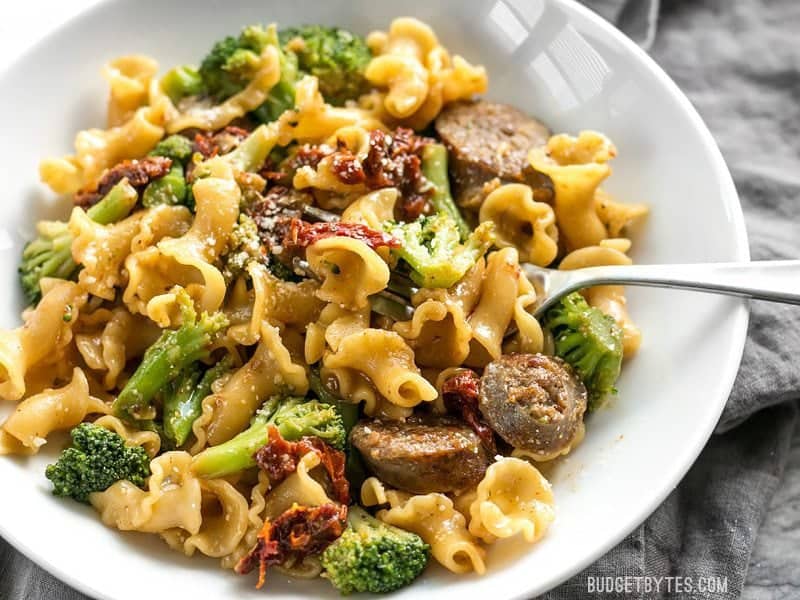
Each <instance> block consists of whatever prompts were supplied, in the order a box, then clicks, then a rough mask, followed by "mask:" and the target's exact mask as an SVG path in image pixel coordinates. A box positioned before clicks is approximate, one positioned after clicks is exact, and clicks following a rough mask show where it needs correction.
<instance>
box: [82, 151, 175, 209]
mask: <svg viewBox="0 0 800 600" xmlns="http://www.w3.org/2000/svg"><path fill="white" fill-rule="evenodd" d="M171 166H172V160H171V159H169V158H166V157H164V156H147V157H145V158H139V159H134V160H123V161H122V162H120V163H118V164H116V165H114V166H113V167H111V168H110V169H108V170H107V171H106V172H105V173H103V175H102V176H101V177H100V179H99V180H98V181H97V184H96V185H95V186H94V187H93V188H91V189H83V190H80V191H79V192H77V193H76V194H75V197H74V198H73V202H74V203H75V205H76V206H83V207H84V208H85V207H89V206H93V205H95V204H97V203H98V202H99V201H100V200H102V198H103V196H105V195H106V194H107V193H108V192H109V190H110V189H111V188H113V187H114V186H115V185H117V184H118V183H119V182H120V181H122V180H123V179H125V178H127V179H128V183H129V184H131V185H132V186H133V187H136V188H139V187H143V186H145V185H147V184H148V183H150V181H151V180H152V179H158V178H159V177H163V176H164V175H166V174H167V173H168V172H169V169H170V167H171Z"/></svg>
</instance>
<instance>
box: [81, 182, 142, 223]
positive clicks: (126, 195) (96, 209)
mask: <svg viewBox="0 0 800 600" xmlns="http://www.w3.org/2000/svg"><path fill="white" fill-rule="evenodd" d="M138 199H139V195H138V194H137V193H136V190H135V189H134V188H133V187H132V186H131V185H130V184H129V183H128V180H127V179H123V180H122V181H120V182H119V183H118V184H117V185H115V186H114V187H112V188H111V189H110V190H108V193H107V194H106V195H105V196H103V199H102V200H100V202H98V203H97V204H95V205H94V206H92V207H91V208H90V209H89V210H87V211H86V215H87V216H88V217H89V218H90V219H91V220H92V221H94V222H95V223H99V224H100V225H108V224H109V223H116V222H117V221H120V220H122V219H124V218H125V217H127V216H128V215H129V214H130V212H131V210H133V207H134V206H136V202H137V200H138Z"/></svg>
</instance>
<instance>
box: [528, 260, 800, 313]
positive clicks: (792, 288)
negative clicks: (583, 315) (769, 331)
mask: <svg viewBox="0 0 800 600" xmlns="http://www.w3.org/2000/svg"><path fill="white" fill-rule="evenodd" d="M521 266H522V270H523V271H524V273H525V275H526V276H527V277H528V279H530V280H531V282H532V283H533V285H534V287H535V288H536V292H537V294H538V295H539V297H540V298H541V300H540V302H539V304H538V305H537V306H536V309H535V311H534V315H535V316H536V317H541V316H542V315H544V313H545V312H546V311H547V309H549V308H550V307H552V306H553V305H554V304H555V303H556V302H558V301H559V300H560V299H561V298H563V297H564V296H565V295H567V294H569V293H571V292H575V291H578V290H582V289H584V288H587V287H593V286H596V285H643V286H649V287H663V288H676V289H683V290H695V291H698V292H709V293H713V294H725V295H728V296H740V297H743V298H752V299H754V300H767V301H770V302H783V303H786V304H799V305H800V260H769V261H754V262H746V263H705V264H703V263H698V264H689V265H621V266H607V267H587V268H585V269H576V270H574V271H558V270H556V269H545V268H542V267H537V266H535V265H531V264H527V263H526V264H523V265H521Z"/></svg>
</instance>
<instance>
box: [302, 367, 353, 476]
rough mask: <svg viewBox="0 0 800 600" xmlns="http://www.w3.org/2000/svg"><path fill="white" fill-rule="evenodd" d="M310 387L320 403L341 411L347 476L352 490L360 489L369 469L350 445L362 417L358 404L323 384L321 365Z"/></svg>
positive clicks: (310, 379) (314, 369) (313, 373)
mask: <svg viewBox="0 0 800 600" xmlns="http://www.w3.org/2000/svg"><path fill="white" fill-rule="evenodd" d="M308 387H309V388H310V389H311V391H312V392H314V394H315V395H316V396H317V398H319V400H320V402H325V403H326V404H331V405H333V406H335V407H336V410H338V411H339V414H340V415H341V417H342V424H343V425H344V431H345V435H346V440H347V441H346V443H345V449H344V451H345V457H346V458H345V465H344V468H345V475H346V476H347V480H348V481H349V482H350V486H351V488H352V489H360V488H361V484H362V483H364V480H365V479H366V478H367V469H366V467H365V466H364V459H363V458H361V453H360V452H359V451H358V450H357V449H356V448H355V447H354V446H353V445H352V444H351V443H350V431H351V430H352V429H353V427H355V426H356V423H358V420H359V418H360V417H361V414H360V410H359V406H358V404H356V403H353V402H345V401H344V400H342V398H340V397H339V396H337V395H336V394H334V393H333V392H332V391H331V390H330V389H329V388H328V387H327V386H326V385H325V384H324V383H322V377H320V372H319V365H314V366H312V367H311V369H310V371H309V375H308Z"/></svg>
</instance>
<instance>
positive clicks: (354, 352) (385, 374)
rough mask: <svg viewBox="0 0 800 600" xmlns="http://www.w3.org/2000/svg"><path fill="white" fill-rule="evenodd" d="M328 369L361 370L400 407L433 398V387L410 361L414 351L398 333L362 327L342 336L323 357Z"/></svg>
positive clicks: (384, 394) (412, 360)
mask: <svg viewBox="0 0 800 600" xmlns="http://www.w3.org/2000/svg"><path fill="white" fill-rule="evenodd" d="M324 364H325V366H326V367H328V368H329V369H337V368H350V369H354V370H356V371H360V372H361V373H364V375H366V376H367V377H369V379H370V381H372V383H373V384H374V385H375V387H376V388H377V389H378V391H379V392H380V393H381V395H382V396H383V397H384V398H386V399H387V400H389V401H390V402H391V403H392V404H396V405H397V406H401V407H404V408H410V407H412V406H416V405H417V404H419V403H420V402H430V401H431V400H434V399H435V398H436V395H437V394H436V389H435V388H434V387H433V386H432V385H431V384H430V383H428V382H427V381H426V380H425V378H424V377H422V375H421V374H420V372H419V369H418V368H417V367H416V365H415V364H414V352H413V351H412V350H411V348H409V347H408V345H407V344H406V343H405V341H403V338H402V337H400V336H399V335H398V334H396V333H393V332H390V331H384V330H381V329H365V330H364V331H361V332H359V333H354V334H352V335H349V336H347V337H346V338H344V339H343V340H342V341H341V342H340V344H339V348H338V350H337V351H336V352H334V353H333V354H330V355H328V356H326V357H325V359H324Z"/></svg>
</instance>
